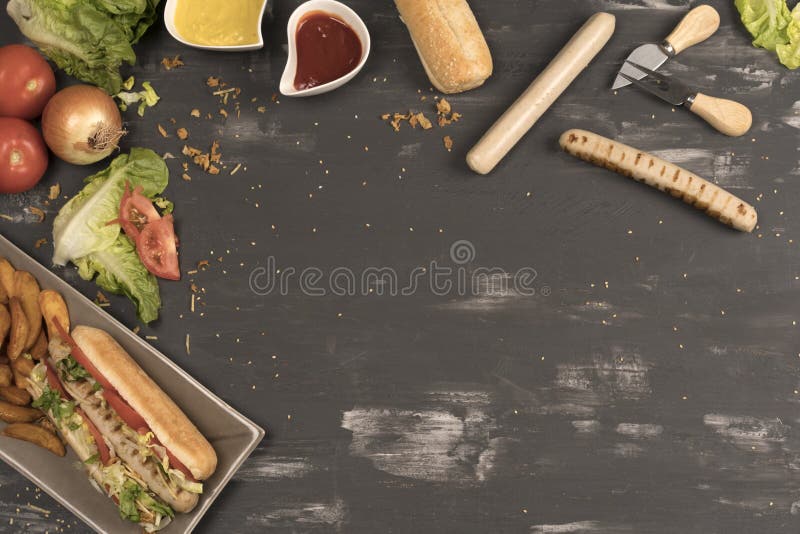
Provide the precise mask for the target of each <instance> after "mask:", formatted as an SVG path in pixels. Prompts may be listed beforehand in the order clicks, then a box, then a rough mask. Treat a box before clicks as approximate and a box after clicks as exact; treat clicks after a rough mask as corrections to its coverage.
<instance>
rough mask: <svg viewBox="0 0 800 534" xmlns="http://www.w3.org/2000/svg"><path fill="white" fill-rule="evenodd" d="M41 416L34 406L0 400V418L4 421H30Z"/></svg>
mask: <svg viewBox="0 0 800 534" xmlns="http://www.w3.org/2000/svg"><path fill="white" fill-rule="evenodd" d="M42 416H43V414H42V412H41V411H39V410H37V409H36V408H28V407H27V406H17V405H16V404H11V403H10V402H6V401H4V400H0V419H2V420H3V421H5V422H6V423H32V422H33V421H36V420H37V419H39V418H41V417H42Z"/></svg>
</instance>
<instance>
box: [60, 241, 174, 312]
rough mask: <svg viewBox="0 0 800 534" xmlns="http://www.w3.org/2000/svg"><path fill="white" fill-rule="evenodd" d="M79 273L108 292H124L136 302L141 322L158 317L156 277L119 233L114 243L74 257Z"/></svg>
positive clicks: (159, 301) (158, 301)
mask: <svg viewBox="0 0 800 534" xmlns="http://www.w3.org/2000/svg"><path fill="white" fill-rule="evenodd" d="M74 263H75V265H77V266H78V274H79V275H80V277H81V278H83V279H84V280H92V279H93V278H95V276H97V278H95V283H96V284H97V285H98V286H100V287H101V288H103V289H105V290H106V291H108V292H110V293H114V294H117V295H125V296H127V297H128V298H129V299H131V301H132V302H133V303H134V304H135V305H136V315H137V316H138V317H139V320H140V321H142V322H143V323H149V322H150V321H154V320H156V319H158V310H159V308H160V307H161V295H160V294H159V292H158V281H157V280H156V277H155V276H153V275H152V274H151V273H150V272H149V271H148V270H147V268H145V266H144V264H143V263H142V261H141V260H140V259H139V255H138V254H137V253H136V247H135V246H134V244H133V242H132V241H131V240H130V239H129V238H128V237H127V236H125V235H124V234H118V235H117V238H116V240H115V241H114V243H113V244H112V245H111V246H110V247H108V248H106V249H103V250H100V251H97V252H92V253H91V254H88V255H86V256H84V257H82V258H78V259H76V260H74Z"/></svg>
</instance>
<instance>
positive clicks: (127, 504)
mask: <svg viewBox="0 0 800 534" xmlns="http://www.w3.org/2000/svg"><path fill="white" fill-rule="evenodd" d="M142 493H143V492H142V487H141V486H140V485H139V484H137V483H136V482H133V481H132V480H126V481H125V484H124V485H123V486H122V491H121V492H120V493H119V495H118V496H117V498H118V499H119V516H120V517H121V518H122V519H127V520H128V521H133V522H134V523H138V522H139V519H140V516H139V509H138V508H137V507H136V499H138V498H139V496H140V495H141V494H142Z"/></svg>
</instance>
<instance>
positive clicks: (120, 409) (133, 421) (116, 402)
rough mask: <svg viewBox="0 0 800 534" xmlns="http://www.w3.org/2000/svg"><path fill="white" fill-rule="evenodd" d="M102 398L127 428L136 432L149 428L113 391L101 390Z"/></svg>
mask: <svg viewBox="0 0 800 534" xmlns="http://www.w3.org/2000/svg"><path fill="white" fill-rule="evenodd" d="M103 398H104V399H106V402H107V403H108V405H109V406H111V407H112V408H113V409H114V411H115V412H117V415H118V416H119V417H120V419H122V420H123V421H125V424H126V425H128V426H129V427H131V428H133V429H135V430H138V429H140V428H149V427H148V426H147V421H145V420H144V418H143V417H142V416H141V415H139V414H138V413H137V412H136V410H134V409H133V408H131V406H130V405H129V404H128V403H127V402H125V401H124V400H123V399H122V397H120V396H119V395H117V394H116V392H115V391H113V390H109V389H103Z"/></svg>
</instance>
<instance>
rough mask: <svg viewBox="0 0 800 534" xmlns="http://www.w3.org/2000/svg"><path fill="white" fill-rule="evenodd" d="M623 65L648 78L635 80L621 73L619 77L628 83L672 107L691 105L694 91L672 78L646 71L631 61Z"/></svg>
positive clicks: (643, 67)
mask: <svg viewBox="0 0 800 534" xmlns="http://www.w3.org/2000/svg"><path fill="white" fill-rule="evenodd" d="M625 64H626V65H630V66H631V67H633V68H634V69H636V70H639V71H641V72H643V73H644V74H646V75H647V76H649V77H648V78H643V79H641V80H637V79H636V78H634V77H633V76H628V75H627V74H625V73H624V72H623V73H621V74H620V76H622V77H624V78H625V79H627V80H628V81H629V82H631V83H633V84H634V85H636V86H638V87H640V88H642V89H644V90H645V91H647V92H648V93H651V94H653V95H655V96H657V97H659V98H660V99H662V100H666V101H667V102H669V103H670V104H672V105H673V106H681V105H683V104H685V103H686V102H689V103H690V104H691V101H692V100H693V98H694V97H693V96H692V95H693V94H694V91H692V90H691V89H689V87H687V86H686V85H685V84H683V83H682V82H681V81H679V80H678V79H677V78H675V77H674V76H664V75H663V74H661V73H658V72H656V71H654V70H651V69H648V68H647V67H645V66H643V65H639V64H638V63H634V62H633V61H627V62H626V63H625Z"/></svg>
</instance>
